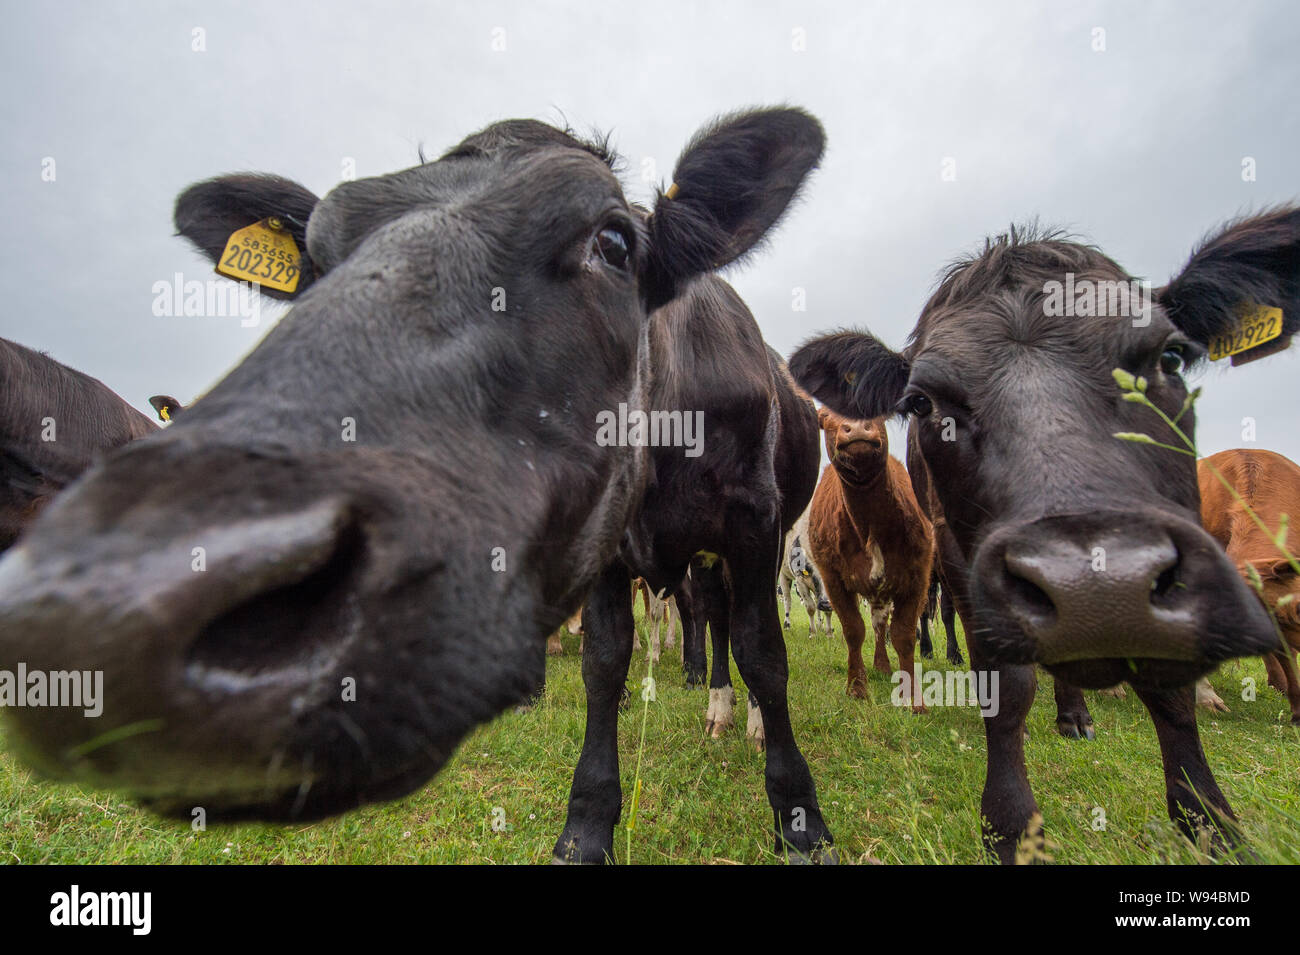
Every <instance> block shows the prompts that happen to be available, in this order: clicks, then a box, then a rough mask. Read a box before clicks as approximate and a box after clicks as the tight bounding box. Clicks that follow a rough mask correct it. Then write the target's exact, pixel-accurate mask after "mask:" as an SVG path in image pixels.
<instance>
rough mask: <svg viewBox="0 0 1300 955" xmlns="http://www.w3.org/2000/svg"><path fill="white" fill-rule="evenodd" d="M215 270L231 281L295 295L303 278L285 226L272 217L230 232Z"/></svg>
mask: <svg viewBox="0 0 1300 955" xmlns="http://www.w3.org/2000/svg"><path fill="white" fill-rule="evenodd" d="M217 271H218V272H220V273H221V274H222V275H226V276H229V277H230V278H232V279H243V280H244V281H247V282H257V283H258V284H259V285H264V286H266V287H268V288H273V289H277V290H278V291H281V292H294V291H297V289H298V279H299V278H300V277H301V275H302V254H301V253H300V252H299V251H298V244H297V243H296V242H294V241H293V236H291V235H290V234H289V231H288V230H287V229H286V228H285V227H284V223H283V222H281V221H280V220H279V219H277V218H275V217H274V216H272V217H270V218H267V219H263V220H262V221H260V222H255V223H253V224H252V225H250V226H245V227H244V228H242V229H238V230H236V231H235V232H232V233H231V235H230V238H229V239H227V240H226V247H225V249H224V250H223V251H222V253H221V258H220V259H219V260H218V261H217Z"/></svg>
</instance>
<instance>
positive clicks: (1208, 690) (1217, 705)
mask: <svg viewBox="0 0 1300 955" xmlns="http://www.w3.org/2000/svg"><path fill="white" fill-rule="evenodd" d="M1196 705H1197V706H1201V707H1204V708H1205V709H1207V710H1209V711H1210V712H1211V713H1228V712H1231V711H1230V710H1229V709H1228V704H1227V703H1224V702H1223V699H1222V698H1221V697H1220V696H1219V694H1218V693H1215V692H1214V687H1212V686H1210V681H1209V680H1201V681H1200V682H1199V683H1197V684H1196Z"/></svg>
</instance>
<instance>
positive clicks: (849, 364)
mask: <svg viewBox="0 0 1300 955" xmlns="http://www.w3.org/2000/svg"><path fill="white" fill-rule="evenodd" d="M790 374H792V375H793V376H794V379H795V381H797V382H799V384H800V385H802V386H803V388H804V390H805V391H807V392H808V393H809V394H811V395H813V396H815V397H816V398H817V399H819V400H820V401H822V402H823V403H825V404H827V405H829V406H830V409H831V410H832V411H834V412H835V413H836V414H841V415H844V416H845V417H849V418H880V417H884V416H886V415H892V414H894V413H895V409H896V407H897V405H898V401H899V399H900V398H902V397H903V389H905V388H906V387H907V379H908V377H909V376H910V375H911V366H910V364H909V363H908V361H907V359H906V358H904V357H903V356H902V355H900V354H898V353H897V352H895V351H892V350H891V349H889V348H887V347H885V346H884V345H882V344H881V343H880V341H879V340H878V339H876V338H875V337H873V336H871V335H864V334H862V333H860V332H836V333H835V334H833V335H824V336H822V337H821V338H814V339H813V340H812V341H809V342H806V343H805V344H804V345H803V346H802V347H801V348H800V349H799V350H798V351H796V352H795V353H794V354H793V355H791V356H790Z"/></svg>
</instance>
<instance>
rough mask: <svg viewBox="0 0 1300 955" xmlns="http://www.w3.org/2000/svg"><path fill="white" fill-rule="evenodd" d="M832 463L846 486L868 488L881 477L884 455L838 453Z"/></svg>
mask: <svg viewBox="0 0 1300 955" xmlns="http://www.w3.org/2000/svg"><path fill="white" fill-rule="evenodd" d="M831 463H832V464H833V465H834V466H835V473H836V474H838V475H839V476H840V480H841V481H843V482H844V483H845V484H848V485H851V486H853V487H866V486H867V485H869V484H870V483H871V482H872V481H874V480H875V479H876V478H878V477H879V476H880V471H881V468H882V467H883V465H884V455H883V454H877V453H871V452H865V453H861V454H846V453H844V452H843V451H839V452H836V454H835V458H834V460H833V461H832V462H831Z"/></svg>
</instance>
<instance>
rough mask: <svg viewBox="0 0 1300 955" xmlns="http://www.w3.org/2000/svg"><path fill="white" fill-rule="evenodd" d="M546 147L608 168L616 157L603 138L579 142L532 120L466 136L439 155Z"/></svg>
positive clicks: (505, 123)
mask: <svg viewBox="0 0 1300 955" xmlns="http://www.w3.org/2000/svg"><path fill="white" fill-rule="evenodd" d="M547 147H561V148H568V149H580V150H582V151H583V152H586V153H590V154H591V155H592V156H595V157H596V158H597V159H599V160H600V161H601V162H602V163H604V164H605V165H606V166H609V167H610V168H611V169H612V168H613V167H614V165H615V163H616V162H617V157H616V156H615V154H614V153H613V152H612V151H611V150H610V148H609V145H608V142H607V141H606V140H605V139H604V138H596V139H593V140H585V139H581V138H579V137H578V136H575V135H574V134H573V133H572V132H571V131H570V130H567V129H559V128H557V127H555V126H552V125H550V124H549V123H543V122H540V121H538V120H535V119H507V120H502V121H501V122H498V123H493V124H492V125H491V126H488V127H486V128H485V129H481V130H479V131H478V132H477V133H473V134H471V135H469V136H466V137H465V138H464V139H463V140H461V142H460V143H459V144H458V145H457V146H455V147H454V148H452V149H450V150H448V151H447V153H445V154H444V155H443V157H442V158H443V159H457V158H465V157H470V156H500V155H502V154H505V153H516V152H528V151H531V150H535V149H545V148H547Z"/></svg>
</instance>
